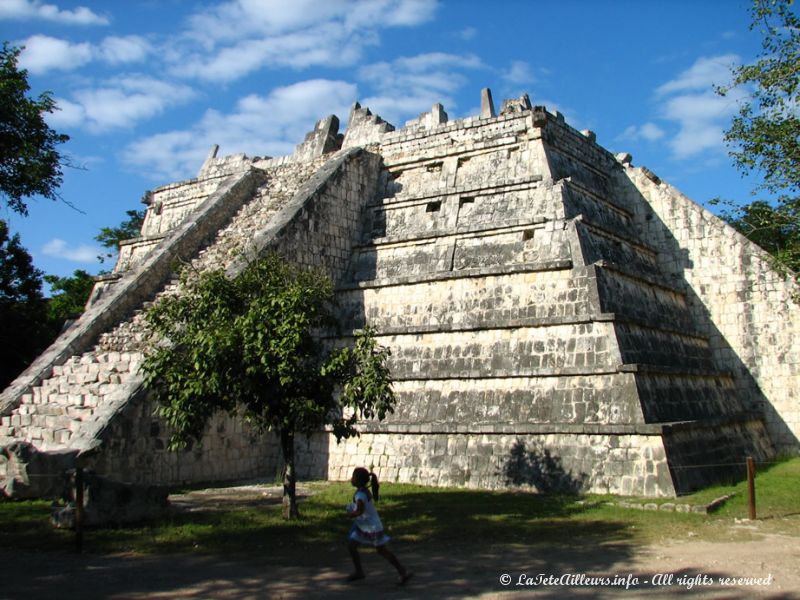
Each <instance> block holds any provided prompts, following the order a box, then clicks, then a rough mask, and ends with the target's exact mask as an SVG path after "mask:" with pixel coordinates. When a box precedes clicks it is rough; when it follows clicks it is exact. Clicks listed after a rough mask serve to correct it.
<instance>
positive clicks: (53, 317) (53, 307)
mask: <svg viewBox="0 0 800 600" xmlns="http://www.w3.org/2000/svg"><path fill="white" fill-rule="evenodd" d="M44 280H45V281H46V282H47V283H49V284H50V291H51V292H52V294H51V296H50V299H49V300H48V302H47V314H48V318H49V319H50V321H51V322H52V323H53V325H54V330H55V331H56V332H57V331H59V330H60V329H61V328H62V327H63V325H64V323H65V321H67V319H74V318H76V317H77V316H79V315H80V314H81V313H82V312H83V309H84V307H85V306H86V301H87V300H88V299H89V294H91V293H92V288H93V287H94V276H92V275H90V274H89V273H87V272H86V271H84V270H83V269H76V270H75V271H74V272H73V273H72V276H70V277H59V276H58V275H45V276H44Z"/></svg>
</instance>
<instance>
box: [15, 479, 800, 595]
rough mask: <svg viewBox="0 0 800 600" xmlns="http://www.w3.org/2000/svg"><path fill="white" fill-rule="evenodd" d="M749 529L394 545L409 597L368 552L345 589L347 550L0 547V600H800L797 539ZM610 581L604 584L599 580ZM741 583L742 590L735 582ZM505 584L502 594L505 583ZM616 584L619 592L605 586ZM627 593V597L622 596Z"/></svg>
mask: <svg viewBox="0 0 800 600" xmlns="http://www.w3.org/2000/svg"><path fill="white" fill-rule="evenodd" d="M255 493H258V494H262V493H263V488H257V487H253V488H252V489H249V490H247V489H245V490H243V491H242V492H240V493H239V495H238V497H237V496H235V495H232V493H231V492H221V491H219V490H216V491H211V490H206V491H200V492H193V493H192V494H189V495H186V496H182V497H180V498H176V499H175V501H176V503H177V504H181V505H182V506H183V508H184V509H185V510H204V509H214V508H215V507H216V508H221V507H225V508H230V507H231V505H232V503H236V502H244V503H246V502H248V501H249V500H251V499H252V498H251V496H252V494H255ZM727 527H730V528H731V529H739V530H740V529H741V528H750V529H751V534H752V537H753V538H754V539H753V540H752V541H747V542H725V543H712V542H706V541H696V540H692V539H691V538H690V539H688V540H686V541H681V542H674V543H671V544H668V545H660V546H636V545H631V544H629V543H610V544H602V545H588V544H585V543H583V544H581V543H580V542H579V540H570V539H565V540H564V543H563V544H562V545H557V546H556V545H544V544H536V545H528V546H515V547H506V546H499V545H497V546H487V547H486V548H485V549H484V550H483V551H482V552H480V553H479V554H475V553H466V552H463V551H459V548H453V549H452V550H451V551H450V553H449V554H442V553H441V552H433V551H430V550H429V549H427V548H425V547H422V546H421V545H412V544H402V543H398V544H397V545H396V546H395V548H394V549H395V551H396V552H397V554H398V555H399V556H401V558H402V559H403V560H404V561H405V562H406V563H407V564H408V566H409V567H410V568H411V569H412V570H413V571H414V572H415V576H414V578H413V579H412V580H411V581H410V582H409V584H408V585H407V586H406V587H402V588H401V587H398V586H396V585H395V583H394V574H393V572H392V571H391V568H390V567H389V566H388V565H387V564H386V563H385V562H383V560H382V559H381V558H380V557H378V556H376V555H375V554H374V553H371V552H365V553H364V563H365V569H366V570H367V573H368V578H367V579H366V580H364V581H361V582H357V583H356V584H346V583H344V581H343V579H344V575H346V574H347V573H348V572H349V569H350V568H351V566H350V564H349V559H348V557H347V554H346V552H345V551H344V549H342V550H341V551H339V550H338V549H336V550H328V551H326V550H324V549H322V550H319V551H315V552H314V554H313V557H311V556H309V559H308V561H306V562H305V564H298V565H296V566H286V565H285V564H280V563H279V562H276V561H275V560H274V559H271V558H270V556H268V555H267V556H264V557H261V558H258V557H256V558H253V557H250V558H247V559H241V558H232V557H219V556H196V555H178V556H174V555H171V556H157V557H151V556H135V555H113V556H96V555H91V554H85V555H74V554H56V553H41V554H33V553H20V552H15V551H13V550H12V549H7V548H5V549H3V548H0V599H2V600H5V599H9V600H22V599H25V600H28V599H30V600H39V599H42V600H44V599H47V600H50V599H53V598H68V599H71V598H81V599H93V598H104V599H112V600H128V599H130V600H139V599H144V598H147V599H173V598H175V599H187V598H202V599H224V600H227V599H230V600H250V599H262V598H269V599H278V598H287V599H288V598H298V599H299V598H303V599H305V598H325V599H334V598H348V599H352V598H371V599H373V600H374V599H377V598H398V599H400V598H528V597H533V598H542V599H553V600H555V599H556V598H559V599H560V598H565V597H571V598H600V599H604V598H616V597H624V598H626V599H628V598H631V599H634V598H719V599H722V598H725V599H738V598H741V599H745V598H753V597H758V598H770V599H774V600H777V599H798V600H800V538H797V537H791V536H783V535H776V534H767V533H762V532H761V531H760V530H759V529H760V528H759V525H758V523H756V524H754V525H750V524H749V523H741V524H735V523H731V524H730V525H728V526H727ZM603 577H604V578H606V579H607V581H601V580H599V579H598V578H603ZM740 578H744V579H742V580H741V581H737V580H739V579H740ZM504 584H505V585H504ZM612 584H616V585H612ZM626 585H627V588H628V589H626Z"/></svg>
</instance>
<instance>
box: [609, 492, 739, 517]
mask: <svg viewBox="0 0 800 600" xmlns="http://www.w3.org/2000/svg"><path fill="white" fill-rule="evenodd" d="M734 496H736V492H733V493H731V494H725V495H724V496H720V497H719V498H714V499H713V500H712V501H711V502H709V503H708V504H683V503H681V502H663V503H661V504H659V503H656V502H631V501H629V500H619V501H617V502H606V506H617V507H619V508H627V509H632V510H649V511H659V512H680V513H698V514H704V515H708V514H711V513H713V512H714V511H716V510H718V509H719V508H720V507H721V506H722V505H724V504H725V503H726V502H727V501H728V500H730V499H731V498H733V497H734Z"/></svg>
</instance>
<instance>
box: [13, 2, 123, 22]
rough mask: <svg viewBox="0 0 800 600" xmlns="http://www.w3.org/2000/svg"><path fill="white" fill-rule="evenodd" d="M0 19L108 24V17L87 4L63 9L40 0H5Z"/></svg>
mask: <svg viewBox="0 0 800 600" xmlns="http://www.w3.org/2000/svg"><path fill="white" fill-rule="evenodd" d="M0 19H14V20H19V21H23V20H25V21H27V20H31V19H42V20H44V21H53V22H55V23H62V24H64V25H108V19H107V18H106V17H103V16H100V15H98V14H96V13H94V12H92V11H91V10H90V9H88V8H86V7H85V6H78V7H77V8H75V9H73V10H62V9H60V8H58V6H56V5H55V4H43V3H42V2H40V1H39V0H3V1H2V2H0Z"/></svg>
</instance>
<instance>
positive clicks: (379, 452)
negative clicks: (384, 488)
mask: <svg viewBox="0 0 800 600" xmlns="http://www.w3.org/2000/svg"><path fill="white" fill-rule="evenodd" d="M481 100H482V102H481V113H480V114H479V115H476V116H472V117H469V118H465V119H461V120H453V121H450V120H448V117H447V114H446V112H445V110H444V108H443V107H442V106H441V105H439V104H437V105H434V106H433V108H432V110H431V111H430V112H428V113H424V114H422V115H421V116H420V117H419V118H418V119H416V120H414V121H411V122H409V123H406V124H405V126H404V127H402V128H397V129H396V128H395V127H394V126H392V125H390V124H389V123H387V122H385V121H384V120H382V119H381V118H380V117H378V116H377V115H373V114H372V113H371V112H370V111H369V110H368V109H367V108H365V107H361V106H359V105H358V104H355V105H354V106H353V108H352V110H351V113H350V115H349V120H348V123H347V125H346V128H345V130H344V133H343V134H342V133H340V132H339V119H338V118H337V117H335V116H329V117H327V118H325V119H322V120H321V121H319V122H318V123H317V124H316V127H315V128H314V129H313V131H311V132H310V133H309V134H308V135H307V136H306V139H305V141H303V142H302V143H301V144H299V145H298V146H297V149H296V151H295V152H294V154H292V155H291V156H284V157H277V158H260V157H252V158H251V157H247V156H244V155H231V156H221V157H218V156H217V149H216V147H215V148H213V149H212V150H211V152H210V153H209V156H208V158H207V159H206V161H205V163H204V164H203V165H202V168H200V171H199V173H198V175H197V177H196V178H194V179H190V180H186V181H179V182H176V183H171V184H169V185H165V186H162V187H159V188H157V189H154V190H152V191H149V192H147V193H146V194H145V197H144V202H145V204H146V205H147V214H146V218H145V221H144V224H143V226H142V230H141V235H140V236H139V237H137V238H135V239H132V240H129V241H127V242H124V243H123V244H122V245H121V248H120V252H119V259H118V262H117V265H116V267H115V269H114V271H113V273H112V274H110V275H106V276H104V277H103V278H102V279H101V280H99V281H98V282H97V284H96V286H95V289H94V291H93V293H92V296H91V298H90V300H89V304H88V307H87V310H86V312H85V313H84V314H83V316H82V317H81V318H80V319H79V320H78V321H76V322H75V323H74V324H72V325H71V327H70V328H69V329H67V330H65V331H64V332H63V333H62V335H61V336H60V337H59V338H58V340H56V342H55V343H54V344H53V345H52V346H51V347H50V348H49V349H48V350H47V351H46V352H45V353H43V354H42V355H41V356H40V357H39V358H38V359H37V360H36V361H35V362H34V363H33V364H32V365H31V366H30V367H29V368H28V369H27V370H26V371H25V372H23V373H22V374H21V375H20V376H19V377H18V378H17V379H16V380H15V381H14V382H13V383H12V384H11V385H10V386H9V387H8V388H7V389H6V390H5V391H4V392H3V393H2V396H0V416H1V418H2V422H1V423H0V489H2V490H4V493H5V494H6V495H11V496H18V497H25V496H36V495H42V496H43V495H47V494H48V493H49V492H50V491H51V488H53V487H55V486H57V482H58V481H60V480H61V479H63V473H64V471H65V470H66V469H69V468H71V467H73V466H74V465H76V464H80V465H83V466H86V467H87V468H91V469H93V470H94V471H95V472H96V473H98V474H100V475H102V476H104V477H107V478H109V479H113V480H115V481H119V482H129V483H137V484H164V485H173V484H184V483H197V482H211V481H225V480H235V479H243V478H251V477H272V476H273V475H274V474H275V473H276V472H277V471H279V469H280V455H279V452H278V447H277V444H276V443H275V442H274V440H273V439H272V438H271V437H270V436H269V435H267V436H259V435H256V434H255V433H253V432H252V431H251V430H249V429H248V428H247V426H246V425H245V424H243V423H242V422H240V421H238V420H235V419H232V418H230V417H227V416H224V415H219V416H218V417H216V418H215V420H214V422H213V423H212V424H211V425H210V427H209V428H208V432H207V434H206V436H205V438H204V439H203V441H202V443H201V444H196V445H194V446H193V447H191V448H189V449H187V450H185V451H182V452H178V453H176V452H171V451H169V450H167V440H168V438H169V431H168V430H167V428H166V427H165V426H164V424H163V423H162V422H160V421H159V419H158V418H157V417H156V416H154V413H153V405H152V403H151V402H150V400H148V397H147V393H146V392H145V391H144V390H143V388H142V379H141V376H140V375H139V373H138V372H137V371H138V367H139V365H140V364H141V361H142V358H143V351H144V347H145V340H146V335H145V332H144V329H143V311H144V310H145V309H146V308H147V307H148V306H150V305H152V303H154V302H158V300H159V298H160V297H163V296H164V295H168V294H180V293H181V284H180V282H179V280H178V277H177V275H176V265H179V264H190V265H192V267H193V268H195V269H198V270H203V269H211V268H224V269H226V270H227V272H228V273H229V274H230V275H231V276H234V275H235V274H236V273H237V272H238V271H239V270H241V269H242V267H243V265H244V264H246V262H247V261H248V260H251V259H252V258H254V257H255V256H257V255H259V254H263V253H265V252H268V251H275V252H277V253H279V254H280V255H282V256H283V257H285V258H286V259H287V260H288V261H291V262H293V263H295V264H298V265H303V266H313V267H318V268H321V269H323V270H324V271H325V272H327V273H328V274H329V275H330V276H331V277H332V279H333V281H334V282H335V286H336V290H337V292H336V293H337V299H338V306H339V310H340V311H341V312H340V315H339V316H340V321H341V324H342V331H344V332H348V333H349V332H352V330H353V329H357V328H360V327H363V326H365V325H367V324H369V325H371V326H372V327H374V328H375V330H376V331H377V334H378V341H379V342H380V343H381V344H383V345H384V346H387V347H389V348H390V349H391V351H392V358H391V369H392V374H393V377H394V380H395V384H394V389H395V393H396V395H397V406H396V411H395V413H394V414H393V415H391V416H390V417H389V418H387V419H386V420H384V421H382V422H377V421H376V422H366V423H363V424H362V425H361V431H362V434H361V436H360V437H358V438H354V439H350V440H346V441H343V442H342V443H341V444H337V443H336V440H335V438H334V437H333V436H332V435H331V434H329V433H327V432H324V431H320V432H319V433H317V434H315V435H313V436H311V437H310V438H308V439H306V438H305V437H300V438H298V441H297V456H298V467H299V472H300V473H299V474H300V476H301V477H305V478H317V479H326V478H327V479H334V480H344V479H349V477H350V472H351V470H352V468H353V467H354V466H359V465H365V466H369V467H372V468H373V469H374V470H375V471H376V472H377V473H378V475H379V476H381V477H382V478H383V479H384V480H387V481H399V482H412V483H420V484H426V485H434V486H459V487H471V488H485V489H499V488H504V487H506V486H519V487H521V488H523V489H538V490H544V491H546V490H550V489H570V490H583V491H592V492H600V493H613V494H625V495H632V494H635V495H647V496H670V495H676V494H681V493H686V492H688V491H691V490H693V489H696V488H698V487H701V486H703V485H706V484H708V483H711V482H713V481H718V480H721V479H726V478H728V477H738V478H740V477H741V476H742V475H743V474H744V470H743V468H742V467H741V463H743V462H744V458H745V456H753V457H754V458H755V459H756V460H764V459H768V458H771V457H773V456H776V455H780V454H789V453H796V452H797V450H798V437H800V344H798V343H797V342H796V341H795V340H797V339H800V304H798V301H797V296H798V294H799V293H800V290H798V287H797V286H796V284H795V283H794V282H793V280H792V278H791V277H787V276H785V275H782V274H780V273H778V272H776V271H774V270H773V268H772V263H771V262H770V258H769V256H768V255H767V254H766V253H765V252H764V251H762V250H761V249H760V248H758V247H757V246H755V245H753V244H752V243H750V242H749V241H748V240H746V239H745V238H744V237H742V236H741V235H739V234H738V233H737V232H736V231H734V230H733V229H732V228H731V227H729V226H728V225H727V224H726V223H724V222H723V221H722V220H720V219H719V218H717V217H715V216H714V215H712V214H711V213H709V212H708V211H706V210H704V209H703V208H702V207H700V206H699V205H697V204H696V203H694V202H693V201H692V200H690V199H688V198H687V197H685V196H684V195H682V194H681V193H680V192H679V191H678V190H676V189H675V188H673V187H671V186H670V185H669V184H667V183H666V182H664V181H662V180H661V179H660V178H659V177H658V176H656V175H655V174H654V173H652V172H651V171H649V170H648V169H646V168H644V167H641V166H639V167H637V166H634V164H633V162H632V159H631V156H630V155H628V154H618V155H616V156H615V155H613V154H611V153H609V152H608V151H607V150H605V149H604V148H602V147H601V146H599V145H598V144H597V143H596V141H595V135H594V134H593V133H592V132H590V131H583V132H580V131H577V130H575V129H573V128H572V127H570V126H569V124H567V123H566V122H565V120H564V118H563V116H562V115H560V114H559V113H557V112H555V113H553V112H548V111H547V110H546V109H545V107H541V106H532V105H531V102H530V100H529V98H528V97H527V96H522V97H521V98H518V99H511V100H504V101H503V102H502V103H501V104H500V105H499V110H496V109H495V105H494V102H493V100H492V97H491V93H490V92H489V90H488V89H485V90H483V92H482V98H481ZM346 342H347V339H346V338H343V339H338V340H324V343H346Z"/></svg>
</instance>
